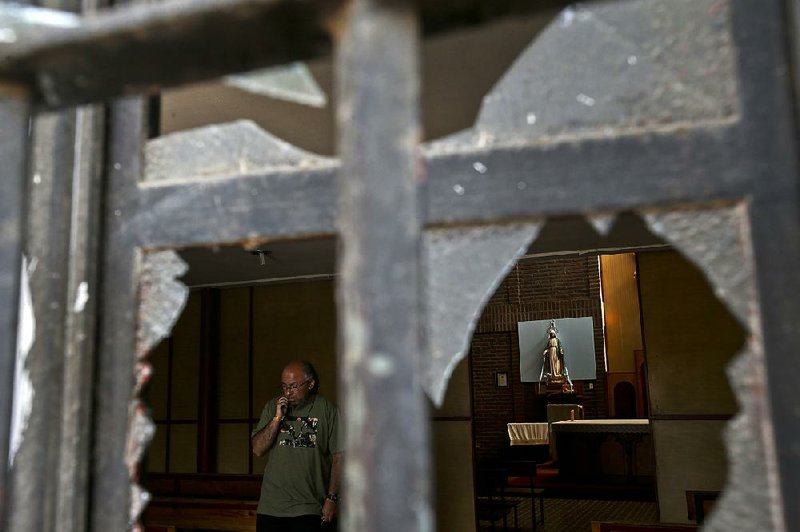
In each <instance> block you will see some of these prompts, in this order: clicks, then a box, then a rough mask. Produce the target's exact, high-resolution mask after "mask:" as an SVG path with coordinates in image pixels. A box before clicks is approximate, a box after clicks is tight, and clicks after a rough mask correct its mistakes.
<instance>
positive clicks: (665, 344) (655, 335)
mask: <svg viewBox="0 0 800 532" xmlns="http://www.w3.org/2000/svg"><path fill="white" fill-rule="evenodd" d="M639 275H640V288H641V301H642V316H643V319H644V336H645V344H646V352H647V353H646V356H647V371H648V385H649V392H650V415H651V417H652V422H653V436H654V439H653V443H654V447H655V453H656V481H657V485H658V498H659V507H660V511H661V520H662V521H664V522H688V518H687V509H686V491H687V490H722V487H723V485H724V481H725V467H724V464H725V453H724V449H723V446H722V444H721V434H720V431H721V430H722V429H723V427H724V421H723V420H724V419H725V418H726V417H727V416H730V415H732V414H734V413H735V412H736V403H735V401H734V398H733V394H732V392H731V389H730V386H729V384H728V380H727V377H726V375H725V369H726V365H727V364H728V362H729V361H730V359H731V357H732V356H733V355H734V354H735V353H736V352H737V351H738V350H739V349H740V348H741V346H742V344H743V342H744V336H743V334H742V331H741V329H740V328H739V326H738V325H737V324H736V322H735V321H734V319H733V318H732V317H731V315H730V313H729V312H728V311H727V310H726V309H725V308H724V306H723V305H722V304H721V303H720V302H719V301H718V300H717V299H716V297H714V295H713V294H712V292H711V290H710V288H709V286H708V284H707V283H706V281H705V279H704V277H703V276H702V274H701V273H700V272H699V271H698V270H697V269H696V268H695V267H694V266H693V265H691V264H690V263H689V262H688V261H687V260H686V259H684V258H683V257H682V256H681V255H679V254H678V253H676V252H673V251H658V252H646V253H641V254H640V256H639Z"/></svg>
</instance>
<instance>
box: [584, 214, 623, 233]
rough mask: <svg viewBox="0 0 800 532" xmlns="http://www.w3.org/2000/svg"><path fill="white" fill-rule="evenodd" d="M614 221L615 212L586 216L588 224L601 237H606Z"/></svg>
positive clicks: (615, 217)
mask: <svg viewBox="0 0 800 532" xmlns="http://www.w3.org/2000/svg"><path fill="white" fill-rule="evenodd" d="M616 219H617V213H615V212H612V213H598V214H589V215H587V216H586V220H588V222H589V223H590V224H592V227H594V230H595V231H597V232H598V234H601V235H603V236H606V235H608V233H609V232H610V231H611V227H612V226H613V225H614V222H615V221H616Z"/></svg>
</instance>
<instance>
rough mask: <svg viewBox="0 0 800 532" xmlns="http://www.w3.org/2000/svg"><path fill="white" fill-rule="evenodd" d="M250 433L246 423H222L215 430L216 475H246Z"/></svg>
mask: <svg viewBox="0 0 800 532" xmlns="http://www.w3.org/2000/svg"><path fill="white" fill-rule="evenodd" d="M249 454H250V432H249V425H248V424H246V423H222V424H220V425H218V430H217V473H231V474H247V472H248V471H247V468H248V465H249Z"/></svg>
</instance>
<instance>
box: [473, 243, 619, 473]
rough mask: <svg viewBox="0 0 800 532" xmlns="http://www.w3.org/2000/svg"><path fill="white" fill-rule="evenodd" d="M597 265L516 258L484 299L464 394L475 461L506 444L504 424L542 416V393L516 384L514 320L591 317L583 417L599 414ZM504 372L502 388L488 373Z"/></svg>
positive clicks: (602, 413)
mask: <svg viewBox="0 0 800 532" xmlns="http://www.w3.org/2000/svg"><path fill="white" fill-rule="evenodd" d="M601 312H602V310H601V306H600V270H599V266H598V261H597V256H596V255H581V256H566V257H565V256H562V257H547V258H540V259H526V260H523V261H521V262H520V263H519V264H518V265H517V266H516V267H515V268H514V269H513V270H511V272H510V273H509V274H508V276H507V277H506V279H505V280H504V281H503V283H502V284H501V285H500V286H499V287H498V289H497V291H496V292H495V294H494V295H493V296H492V298H491V299H490V301H489V303H488V304H487V306H486V308H485V309H484V312H483V314H482V315H481V318H480V320H479V322H478V325H477V327H476V332H475V335H474V336H473V339H472V345H471V351H470V356H471V358H472V360H471V363H472V386H473V388H472V392H473V408H474V412H475V418H474V422H475V444H476V455H477V458H478V459H481V458H490V457H497V456H498V455H500V454H501V453H502V452H503V451H504V450H505V449H507V447H508V433H507V431H506V423H509V422H526V421H545V416H546V414H545V412H546V409H545V405H546V401H545V398H544V396H541V395H537V394H536V385H535V384H534V383H523V382H520V371H519V356H520V354H519V342H518V339H517V323H518V322H520V321H533V320H546V319H559V318H580V317H586V316H591V317H593V318H594V342H595V359H596V361H597V380H596V381H594V382H593V384H594V389H592V390H589V389H588V386H584V383H582V382H576V383H575V388H576V391H578V393H579V395H581V396H582V397H583V399H582V401H581V402H582V403H583V405H584V409H585V413H586V417H589V418H601V417H606V416H607V409H606V403H605V397H606V378H605V361H604V358H603V357H604V355H603V345H604V340H603V329H602V324H603V320H602V314H601ZM497 372H507V373H508V377H509V378H508V387H505V388H500V387H497V385H496V379H495V374H496V373H497Z"/></svg>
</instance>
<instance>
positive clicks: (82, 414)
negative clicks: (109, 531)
mask: <svg viewBox="0 0 800 532" xmlns="http://www.w3.org/2000/svg"><path fill="white" fill-rule="evenodd" d="M104 123H105V114H104V111H103V109H101V108H96V107H83V108H79V109H77V111H76V123H75V153H74V160H73V163H74V164H73V169H72V171H73V174H74V175H73V177H72V182H71V184H72V208H71V214H72V221H71V224H70V227H71V231H70V235H69V256H68V257H65V260H67V261H68V263H69V267H68V272H69V277H68V279H66V283H67V298H66V311H67V315H66V323H65V331H64V335H65V340H64V344H65V345H64V371H63V379H64V393H63V398H62V404H63V412H62V419H61V425H62V428H61V431H62V434H61V436H62V441H61V450H60V465H59V475H58V482H57V486H58V488H57V491H56V514H55V515H56V520H55V522H56V523H57V530H59V532H83V531H84V530H87V528H88V527H87V520H88V516H87V514H88V506H89V470H90V463H91V453H90V449H91V438H92V432H91V427H92V413H93V405H92V397H93V393H94V360H95V331H96V320H97V312H96V311H97V305H98V296H99V289H98V283H97V279H98V276H99V272H98V257H99V239H100V218H101V212H102V210H101V203H100V200H101V191H102V173H101V163H102V159H103V148H104V147H105V142H104V127H103V126H104ZM51 482H52V479H51ZM54 484H55V483H54Z"/></svg>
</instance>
